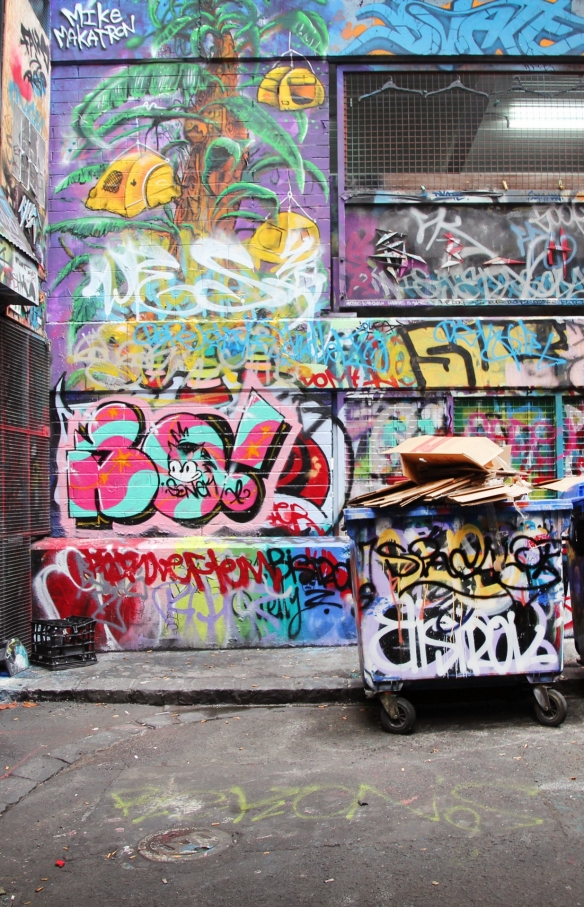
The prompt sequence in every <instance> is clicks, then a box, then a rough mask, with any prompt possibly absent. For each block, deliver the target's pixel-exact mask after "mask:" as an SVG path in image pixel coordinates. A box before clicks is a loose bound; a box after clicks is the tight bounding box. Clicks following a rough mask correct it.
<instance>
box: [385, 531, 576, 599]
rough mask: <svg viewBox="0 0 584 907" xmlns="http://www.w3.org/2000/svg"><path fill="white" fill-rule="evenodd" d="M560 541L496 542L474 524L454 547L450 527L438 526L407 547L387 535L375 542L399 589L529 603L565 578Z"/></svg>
mask: <svg viewBox="0 0 584 907" xmlns="http://www.w3.org/2000/svg"><path fill="white" fill-rule="evenodd" d="M560 544H561V543H560V541H559V540H557V539H552V538H549V537H546V538H540V539H534V538H533V537H531V536H529V535H523V534H516V535H513V536H512V537H511V538H509V537H507V538H504V537H501V539H500V541H499V540H498V541H497V542H495V541H494V540H493V538H492V536H491V535H490V534H488V533H485V534H484V535H483V534H481V533H480V530H478V529H476V528H474V527H473V531H472V532H470V533H466V535H465V536H464V544H460V545H457V546H455V547H452V548H449V547H448V546H447V545H446V538H445V532H444V530H443V529H441V527H439V526H433V527H432V529H431V530H430V532H429V534H428V535H424V536H421V537H417V538H415V539H413V540H411V541H410V542H409V543H408V544H407V546H404V545H403V544H400V543H399V542H398V541H396V540H391V539H390V540H386V541H384V542H382V543H381V544H377V545H376V546H375V552H376V553H377V554H378V556H379V557H380V558H381V559H382V561H383V570H384V572H385V574H386V575H387V577H388V579H389V581H390V583H391V582H392V580H393V586H394V587H395V588H396V591H397V593H398V594H404V593H407V592H409V591H411V590H412V589H413V588H415V587H416V586H420V585H422V584H427V585H428V586H429V587H433V588H443V589H445V590H448V591H449V592H454V593H456V594H457V595H463V596H464V598H465V599H470V600H476V601H480V600H486V599H493V598H509V599H510V600H511V602H517V603H518V604H521V605H529V604H531V603H532V602H533V601H535V600H536V599H538V598H539V596H540V595H541V594H542V593H545V592H546V591H547V590H548V589H551V588H553V587H554V586H555V585H556V584H557V583H558V582H560V580H561V574H560V571H559V569H558V566H557V558H558V556H559V552H560Z"/></svg>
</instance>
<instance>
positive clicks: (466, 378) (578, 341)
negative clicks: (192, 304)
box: [48, 303, 584, 393]
mask: <svg viewBox="0 0 584 907" xmlns="http://www.w3.org/2000/svg"><path fill="white" fill-rule="evenodd" d="M56 305H57V307H58V305H59V304H58V303H56ZM48 332H49V334H50V338H51V341H52V345H53V380H54V383H55V384H56V383H57V382H58V381H59V380H60V379H61V377H63V380H64V382H65V386H66V387H67V389H70V390H91V391H109V392H112V391H115V392H125V393H128V392H132V393H134V392H137V391H139V392H144V391H154V392H159V391H161V390H165V389H169V388H172V389H173V390H174V391H175V393H184V392H186V391H195V390H196V391H203V390H213V391H215V390H221V391H234V390H237V389H241V388H242V387H243V386H244V385H245V382H246V380H249V379H250V378H251V377H253V378H255V379H256V380H257V381H259V382H260V383H261V384H262V386H263V387H266V388H298V389H300V390H335V389H370V390H376V389H383V388H388V389H403V390H406V391H407V390H413V389H418V390H431V389H440V388H446V389H448V388H452V387H457V388H468V389H478V388H489V389H491V388H492V389H505V388H532V387H537V388H549V389H559V388H573V387H580V388H582V387H584V318H580V317H570V318H552V317H526V318H510V317H502V318H493V317H487V316H485V317H484V318H463V317H448V318H426V319H423V318H418V319H414V318H408V319H405V318H402V319H400V318H396V317H387V318H381V317H380V318H356V317H348V316H345V317H335V318H327V317H322V318H319V319H312V320H300V321H297V320H296V319H292V320H288V319H282V320H281V319H278V318H269V317H262V318H246V319H240V320H236V319H234V320H233V321H232V320H227V319H224V318H219V317H218V318H216V319H214V320H209V319H206V318H201V319H194V318H189V319H180V320H179V319H176V320H174V321H171V320H168V321H159V320H145V321H144V322H137V321H136V320H135V319H132V320H129V321H127V322H104V321H95V322H88V323H80V322H70V323H63V322H61V323H56V324H55V323H51V324H50V325H49V326H48Z"/></svg>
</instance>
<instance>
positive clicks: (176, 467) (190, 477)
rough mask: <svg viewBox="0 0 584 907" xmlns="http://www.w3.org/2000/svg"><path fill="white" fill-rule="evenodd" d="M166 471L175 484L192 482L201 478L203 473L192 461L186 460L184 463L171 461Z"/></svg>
mask: <svg viewBox="0 0 584 907" xmlns="http://www.w3.org/2000/svg"><path fill="white" fill-rule="evenodd" d="M168 471H169V473H170V475H171V476H172V478H173V479H176V481H177V482H193V481H194V480H195V479H201V478H202V477H203V473H202V472H201V471H200V469H199V468H198V466H197V464H196V463H195V462H194V461H193V460H187V462H186V463H181V462H180V460H171V461H170V462H169V464H168Z"/></svg>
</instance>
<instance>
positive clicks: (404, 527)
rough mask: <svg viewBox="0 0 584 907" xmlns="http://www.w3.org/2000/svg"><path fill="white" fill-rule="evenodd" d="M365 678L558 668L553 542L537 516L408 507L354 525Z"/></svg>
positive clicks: (557, 544) (553, 527)
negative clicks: (386, 515) (401, 512)
mask: <svg viewBox="0 0 584 907" xmlns="http://www.w3.org/2000/svg"><path fill="white" fill-rule="evenodd" d="M362 522H363V525H362V526H361V527H359V528H358V529H356V530H355V533H354V535H355V541H356V544H357V546H358V547H359V555H358V560H359V572H360V576H359V583H360V588H359V615H358V623H359V632H360V634H361V640H362V645H363V653H364V661H365V672H366V674H367V673H369V675H370V677H372V672H373V671H374V670H375V671H377V672H378V673H377V678H376V679H379V678H380V677H381V675H386V676H388V677H393V678H399V677H402V676H403V677H408V678H410V679H411V678H419V679H422V678H424V677H445V676H460V675H469V676H485V675H497V674H498V675H503V674H507V673H529V672H533V673H540V672H541V673H546V672H552V671H558V670H559V669H560V668H561V646H562V638H563V600H564V589H563V582H562V564H561V538H560V532H559V528H558V526H557V521H556V520H555V518H554V516H553V515H552V514H550V513H548V514H546V513H545V511H542V512H537V513H536V512H533V508H532V510H531V511H530V512H526V513H521V512H518V511H516V510H515V509H514V508H512V507H508V508H495V507H493V506H492V505H491V506H487V507H483V508H464V509H463V508H459V509H458V512H457V511H456V509H454V510H453V508H452V507H449V508H447V509H445V511H444V513H440V512H438V514H436V513H435V512H433V511H431V510H429V509H425V510H424V509H422V508H419V509H417V510H412V509H411V508H410V509H409V512H407V511H406V512H405V513H403V514H398V515H395V516H394V517H393V518H389V517H387V518H385V517H379V518H378V519H377V520H376V521H372V520H368V521H362Z"/></svg>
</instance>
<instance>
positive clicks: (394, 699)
mask: <svg viewBox="0 0 584 907" xmlns="http://www.w3.org/2000/svg"><path fill="white" fill-rule="evenodd" d="M379 718H380V719H381V727H382V728H383V730H384V731H387V733H388V734H409V733H411V731H412V730H413V729H414V724H415V723H416V710H415V708H414V707H413V705H412V703H411V702H410V701H409V699H404V698H403V697H402V696H392V695H388V694H385V695H384V696H383V698H382V699H381V708H380V709H379Z"/></svg>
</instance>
